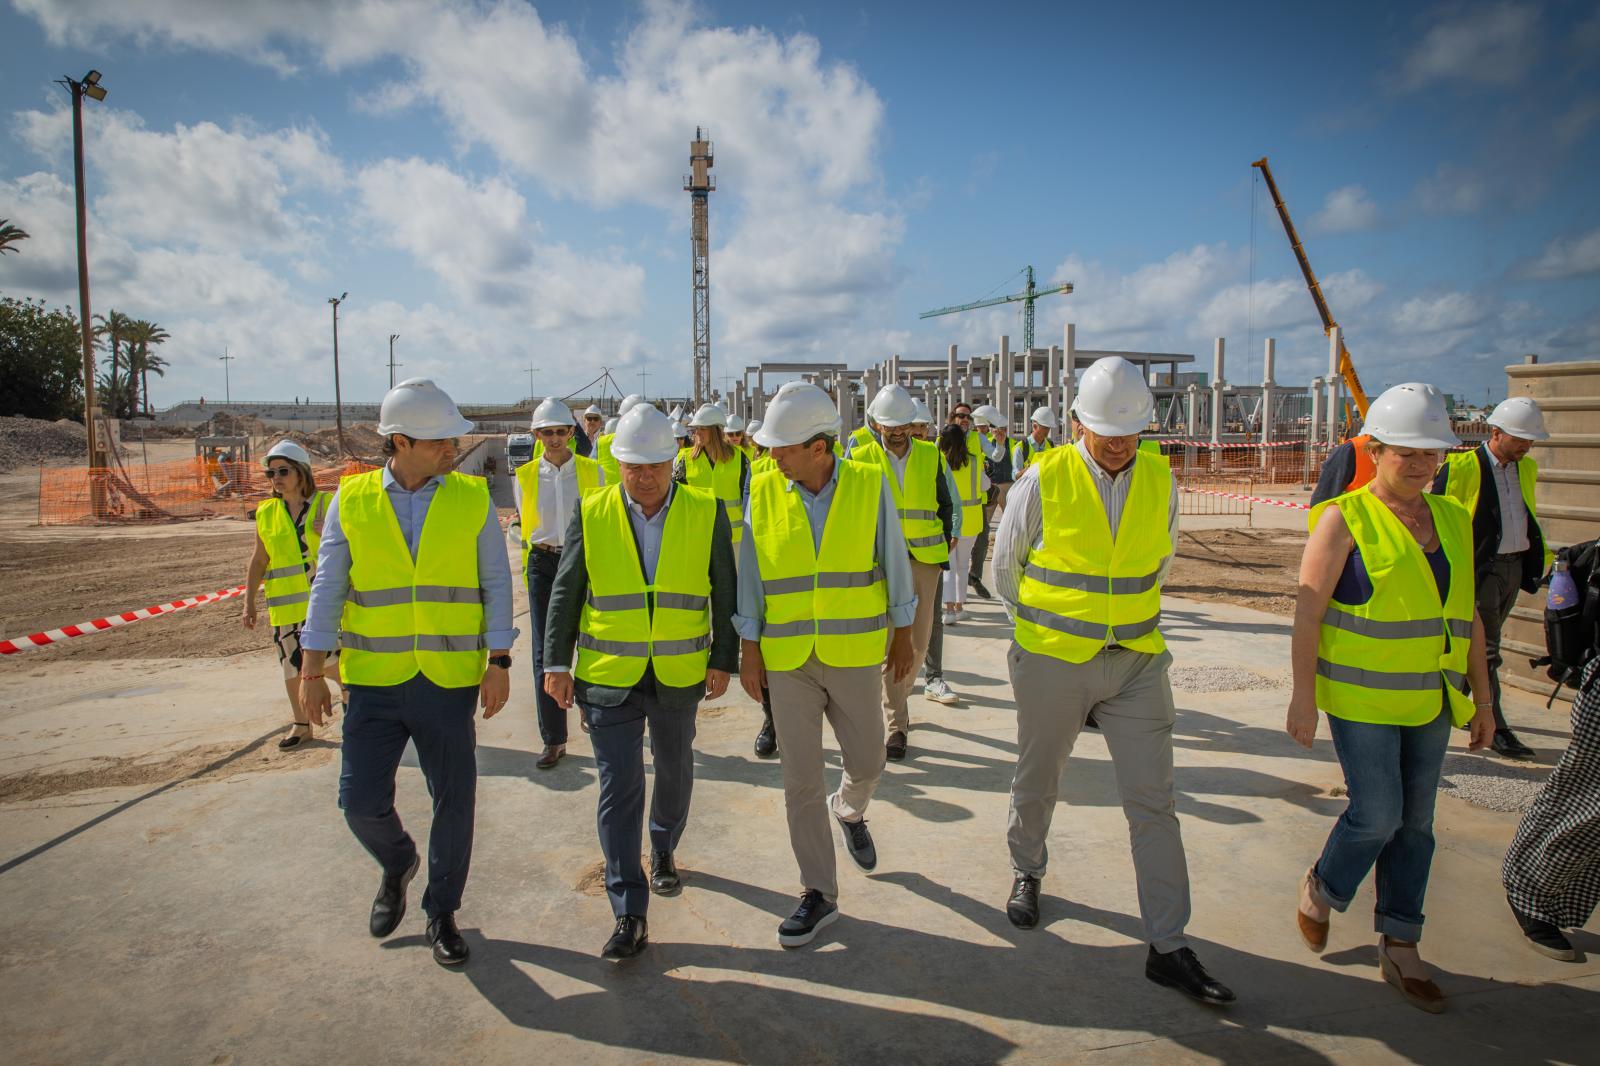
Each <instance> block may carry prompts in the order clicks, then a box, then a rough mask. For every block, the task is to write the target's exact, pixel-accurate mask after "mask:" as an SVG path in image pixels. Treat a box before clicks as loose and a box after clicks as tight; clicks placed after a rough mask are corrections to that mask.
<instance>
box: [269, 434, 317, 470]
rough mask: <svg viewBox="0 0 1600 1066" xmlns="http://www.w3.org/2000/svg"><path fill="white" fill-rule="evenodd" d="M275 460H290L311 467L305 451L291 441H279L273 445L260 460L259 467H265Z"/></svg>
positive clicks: (309, 457) (309, 458)
mask: <svg viewBox="0 0 1600 1066" xmlns="http://www.w3.org/2000/svg"><path fill="white" fill-rule="evenodd" d="M277 458H283V459H292V460H294V461H295V462H297V463H300V464H301V465H303V466H310V465H311V456H309V455H307V454H306V450H305V449H304V448H302V447H300V445H298V444H296V443H295V442H294V441H292V440H280V441H279V442H278V443H276V444H274V445H273V446H272V447H271V448H270V449H268V451H267V454H266V455H265V456H264V457H263V458H262V460H261V465H262V466H266V465H267V464H268V463H271V462H272V460H274V459H277Z"/></svg>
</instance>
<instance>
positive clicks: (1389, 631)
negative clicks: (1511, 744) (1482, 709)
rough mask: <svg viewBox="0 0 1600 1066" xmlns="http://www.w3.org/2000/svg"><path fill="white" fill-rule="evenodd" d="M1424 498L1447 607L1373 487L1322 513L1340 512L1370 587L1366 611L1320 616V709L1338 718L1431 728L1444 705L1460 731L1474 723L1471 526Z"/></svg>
mask: <svg viewBox="0 0 1600 1066" xmlns="http://www.w3.org/2000/svg"><path fill="white" fill-rule="evenodd" d="M1422 498H1423V499H1424V500H1426V501H1428V508H1429V510H1431V511H1432V512H1433V528H1434V529H1436V530H1437V531H1438V533H1439V544H1440V546H1441V547H1442V548H1443V549H1444V554H1445V558H1446V559H1447V560H1448V561H1449V563H1450V587H1449V591H1448V593H1447V595H1446V596H1445V599H1444V602H1443V603H1441V602H1440V600H1439V586H1438V583H1437V582H1435V581H1434V579H1433V571H1432V569H1430V568H1429V566H1428V560H1427V557H1426V556H1424V555H1423V554H1422V546H1421V545H1419V544H1418V543H1417V539H1416V538H1415V537H1413V536H1412V535H1411V533H1410V531H1409V530H1407V529H1406V527H1405V526H1404V525H1403V524H1402V523H1401V521H1400V519H1398V518H1396V517H1395V515H1394V512H1393V511H1391V510H1389V508H1388V507H1387V506H1385V505H1384V503H1383V501H1382V500H1380V499H1378V498H1377V497H1376V496H1374V495H1372V492H1371V489H1370V486H1369V485H1364V486H1362V487H1361V488H1359V489H1357V490H1356V491H1354V492H1347V493H1345V494H1344V495H1343V496H1335V497H1334V498H1333V499H1331V500H1324V501H1323V502H1322V503H1319V504H1318V505H1317V506H1316V508H1314V516H1313V520H1315V519H1316V518H1320V517H1321V516H1322V512H1323V510H1324V509H1326V508H1327V507H1328V506H1329V505H1330V504H1331V505H1335V506H1337V507H1338V508H1339V511H1340V512H1341V513H1342V514H1343V515H1344V522H1345V525H1346V526H1347V527H1348V528H1349V530H1350V535H1351V536H1352V537H1353V538H1354V539H1355V542H1356V547H1357V548H1358V549H1360V551H1361V561H1362V563H1363V564H1365V566H1366V570H1367V574H1368V575H1369V576H1370V577H1371V579H1372V598H1371V599H1369V600H1368V601H1367V602H1366V603H1360V604H1346V603H1340V602H1339V601H1338V600H1330V601H1329V602H1328V610H1327V613H1325V614H1324V615H1323V616H1322V628H1321V630H1320V632H1319V634H1318V636H1317V706H1318V707H1320V708H1321V709H1322V710H1324V711H1326V712H1327V713H1329V714H1331V715H1333V716H1334V717H1335V718H1344V719H1347V720H1349V721H1352V722H1374V723H1378V724H1382V725H1426V724H1427V723H1429V722H1431V721H1433V720H1434V719H1435V718H1437V717H1438V715H1439V710H1440V707H1441V706H1442V705H1443V702H1444V700H1445V699H1448V701H1449V705H1450V717H1451V720H1452V721H1454V722H1455V724H1456V725H1458V726H1459V725H1465V724H1466V723H1467V721H1468V720H1469V719H1471V718H1472V712H1473V707H1472V700H1471V698H1470V697H1468V696H1467V694H1466V693H1465V691H1463V690H1464V689H1465V688H1466V682H1467V649H1468V647H1469V646H1470V645H1471V643H1472V605H1473V596H1474V582H1473V578H1472V518H1471V516H1470V515H1468V514H1467V511H1466V508H1464V507H1462V506H1461V505H1460V504H1459V503H1457V502H1456V501H1455V500H1453V499H1450V498H1448V497H1445V496H1435V495H1433V494H1432V493H1423V495H1422ZM1441 689H1442V690H1443V694H1442V695H1441V691H1440V690H1441Z"/></svg>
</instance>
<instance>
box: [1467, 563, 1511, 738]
mask: <svg viewBox="0 0 1600 1066" xmlns="http://www.w3.org/2000/svg"><path fill="white" fill-rule="evenodd" d="M1521 591H1522V556H1521V555H1520V554H1518V555H1496V556H1495V557H1494V559H1493V560H1492V561H1491V562H1490V563H1489V568H1488V569H1487V570H1486V571H1484V573H1483V575H1482V576H1481V577H1480V578H1479V579H1478V589H1477V597H1476V598H1477V601H1478V604H1477V606H1478V615H1479V617H1481V618H1482V619H1483V650H1484V652H1485V654H1487V655H1488V657H1489V698H1490V699H1492V700H1493V701H1494V727H1495V728H1496V729H1506V728H1508V726H1507V725H1506V716H1505V712H1504V711H1502V710H1501V709H1500V664H1501V663H1502V662H1503V661H1504V659H1503V657H1502V656H1501V654H1500V633H1501V630H1503V629H1504V628H1505V624H1506V619H1507V618H1510V617H1511V608H1513V607H1515V606H1516V605H1517V593H1519V592H1521Z"/></svg>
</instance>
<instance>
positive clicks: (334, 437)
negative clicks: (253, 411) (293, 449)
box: [269, 422, 383, 463]
mask: <svg viewBox="0 0 1600 1066" xmlns="http://www.w3.org/2000/svg"><path fill="white" fill-rule="evenodd" d="M269 435H270V436H272V437H273V439H274V440H292V441H294V442H295V443H296V444H298V445H300V447H302V448H304V449H305V450H306V451H308V452H310V453H311V457H312V458H313V459H322V460H326V461H328V462H334V461H337V460H339V459H342V458H344V455H343V453H342V452H341V451H340V449H339V431H338V430H337V429H334V428H329V429H319V430H317V431H316V432H315V433H302V432H299V431H293V432H289V433H283V434H280V435H272V434H269ZM344 439H345V443H346V444H347V445H349V447H350V452H351V454H352V455H353V456H354V457H355V458H357V459H360V460H362V461H364V462H369V463H376V462H377V461H378V460H379V458H380V457H381V455H382V453H383V438H382V437H380V436H379V435H378V430H377V427H376V426H374V425H373V424H372V423H370V422H358V423H356V424H355V425H350V426H346V427H344Z"/></svg>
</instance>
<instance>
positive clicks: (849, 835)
mask: <svg viewBox="0 0 1600 1066" xmlns="http://www.w3.org/2000/svg"><path fill="white" fill-rule="evenodd" d="M833 819H834V821H836V822H838V823H839V828H840V829H842V830H844V849H845V850H846V851H848V852H849V853H850V857H851V858H852V859H854V860H855V862H856V865H857V866H859V867H861V868H862V869H863V870H871V869H873V868H874V867H876V866H877V865H878V849H877V848H875V847H873V845H872V834H871V833H869V832H867V820H866V819H865V818H863V819H861V820H860V821H859V822H847V821H845V820H844V819H843V818H840V817H839V816H838V815H837V814H835V815H834V816H833Z"/></svg>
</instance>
